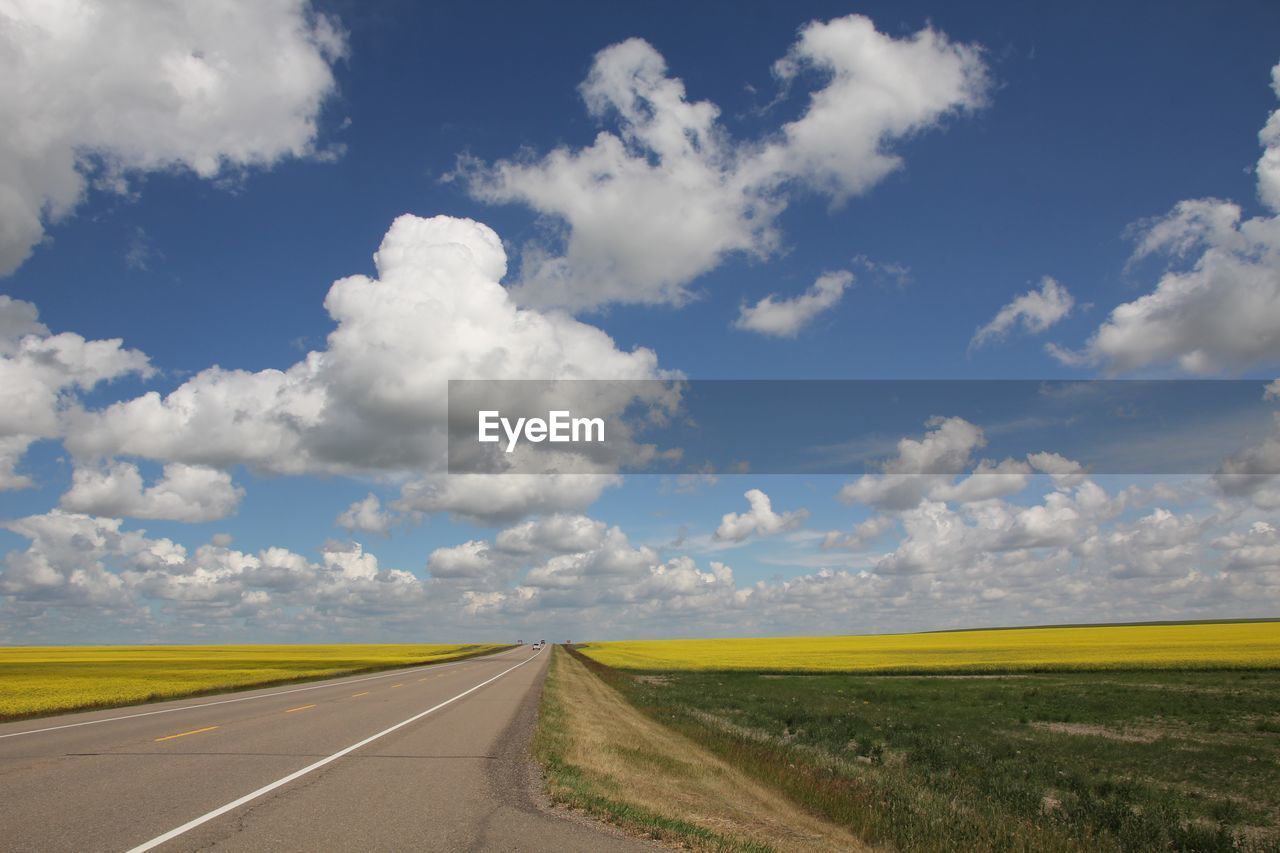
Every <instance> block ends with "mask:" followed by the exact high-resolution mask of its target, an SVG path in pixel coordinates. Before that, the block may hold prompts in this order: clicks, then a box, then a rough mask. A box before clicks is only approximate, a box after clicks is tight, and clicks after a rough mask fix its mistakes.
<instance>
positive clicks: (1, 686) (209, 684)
mask: <svg viewBox="0 0 1280 853" xmlns="http://www.w3.org/2000/svg"><path fill="white" fill-rule="evenodd" d="M504 648H509V647H508V646H499V645H477V644H471V645H458V644H452V645H444V644H432V645H274V646H82V647H73V646H60V647H44V648H41V647H10V648H0V721H3V720H18V719H25V718H29V717H39V716H47V715H50V714H59V713H64V712H68V711H84V710H90V709H101V708H116V707H121V706H124V705H137V704H140V703H144V702H159V701H165V700H169V699H182V698H185V697H189V696H203V695H208V694H212V693H222V692H226V691H229V690H245V689H249V688H254V687H270V686H272V685H277V684H289V683H293V682H299V681H309V680H314V679H320V678H332V677H335V676H342V675H352V674H355V673H361V672H375V671H378V670H384V669H393V668H396V667H405V666H419V665H422V664H428V663H441V662H444V661H451V660H460V659H462V658H467V657H473V656H475V655H482V654H488V653H491V652H495V651H499V650H501V649H504Z"/></svg>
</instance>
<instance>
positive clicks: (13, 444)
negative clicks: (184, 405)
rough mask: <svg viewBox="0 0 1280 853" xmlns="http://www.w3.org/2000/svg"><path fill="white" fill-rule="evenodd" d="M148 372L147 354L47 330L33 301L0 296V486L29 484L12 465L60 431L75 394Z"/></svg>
mask: <svg viewBox="0 0 1280 853" xmlns="http://www.w3.org/2000/svg"><path fill="white" fill-rule="evenodd" d="M151 373H152V370H151V367H150V365H149V363H148V361H147V357H146V356H145V355H143V354H142V353H141V352H139V351H137V350H131V349H125V348H124V346H123V345H122V342H121V341H120V339H118V338H115V339H111V340H101V341H89V340H85V339H84V338H82V337H81V336H80V335H77V334H74V333H71V332H62V333H60V334H56V335H55V334H50V332H49V329H48V328H46V327H45V325H44V324H43V323H41V322H40V320H39V315H38V313H37V311H36V308H35V306H34V305H32V304H31V303H30V302H24V301H22V300H20V299H12V298H10V297H8V296H2V295H0V490H4V489H14V488H22V487H25V486H28V485H30V484H31V482H30V479H29V478H28V477H26V476H24V475H21V474H18V473H17V471H16V467H17V465H18V463H19V462H20V461H21V459H22V456H23V454H24V453H25V452H26V450H27V448H28V447H29V446H30V445H31V443H32V442H34V441H36V440H37V439H40V438H54V437H57V436H58V435H60V434H61V432H62V423H63V419H64V416H65V415H66V413H67V411H68V410H69V408H71V407H73V406H74V405H75V401H76V396H77V394H78V393H79V392H83V391H88V390H90V389H92V388H94V387H95V386H97V385H98V384H100V383H102V382H108V381H110V380H113V379H118V378H120V377H122V376H127V375H130V374H137V375H141V376H149V375H150V374H151Z"/></svg>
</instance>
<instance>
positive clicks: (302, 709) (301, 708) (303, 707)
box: [285, 704, 315, 714]
mask: <svg viewBox="0 0 1280 853" xmlns="http://www.w3.org/2000/svg"><path fill="white" fill-rule="evenodd" d="M314 707H315V705H314V704H312V705H299V706H298V707H296V708H290V709H289V710H287V711H285V713H286V714H292V713H293V712H294V711H305V710H307V709H308V708H314Z"/></svg>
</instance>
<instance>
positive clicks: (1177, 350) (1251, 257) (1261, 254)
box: [1050, 65, 1280, 374]
mask: <svg viewBox="0 0 1280 853" xmlns="http://www.w3.org/2000/svg"><path fill="white" fill-rule="evenodd" d="M1272 81H1273V85H1276V86H1277V88H1276V94H1277V97H1280V65H1277V66H1276V67H1275V68H1273V69H1272ZM1260 138H1261V141H1262V144H1263V146H1264V149H1265V151H1264V154H1263V156H1262V159H1261V160H1260V161H1259V162H1258V166H1257V181H1258V195H1259V198H1260V199H1261V200H1262V202H1263V203H1264V204H1265V205H1266V206H1267V207H1268V208H1269V210H1270V214H1269V215H1263V216H1256V217H1253V218H1249V219H1246V218H1244V214H1243V211H1242V210H1241V208H1240V206H1239V205H1238V204H1235V203H1233V202H1230V201H1223V200H1220V199H1213V198H1207V199H1192V200H1186V201H1181V202H1179V203H1178V204H1177V205H1175V206H1174V208H1173V210H1172V211H1170V212H1169V213H1168V214H1167V215H1166V216H1164V217H1161V218H1159V219H1156V220H1154V221H1150V222H1146V223H1143V224H1142V226H1141V229H1140V231H1139V241H1138V247H1137V249H1136V251H1135V253H1134V258H1135V260H1138V259H1142V258H1146V257H1148V256H1153V255H1159V256H1163V257H1166V258H1167V259H1168V260H1169V262H1170V267H1169V269H1168V270H1167V271H1166V272H1164V274H1163V275H1162V276H1161V277H1160V280H1159V281H1158V282H1157V283H1156V286H1155V288H1154V289H1153V290H1152V291H1151V292H1149V293H1147V294H1145V295H1144V296H1141V297H1139V298H1138V299H1135V300H1134V301H1132V302H1126V303H1123V304H1121V305H1119V306H1117V307H1116V308H1115V309H1114V310H1112V312H1111V315H1110V316H1109V317H1108V318H1107V320H1106V321H1105V322H1104V323H1103V324H1102V325H1101V326H1100V327H1099V328H1098V329H1097V331H1096V332H1094V334H1093V335H1092V336H1091V337H1090V339H1089V340H1088V342H1087V343H1086V344H1085V346H1084V348H1083V350H1080V351H1070V350H1064V349H1061V348H1058V347H1051V348H1050V353H1051V354H1053V355H1054V356H1055V357H1057V358H1058V359H1059V360H1060V361H1062V362H1064V363H1066V364H1073V365H1081V364H1090V365H1101V366H1103V367H1104V368H1106V369H1107V370H1108V371H1110V372H1113V373H1122V372H1129V371H1134V370H1139V369H1141V368H1144V367H1147V366H1150V365H1161V364H1170V363H1171V364H1175V365H1177V366H1178V367H1179V368H1181V369H1182V370H1184V371H1186V372H1188V373H1195V374H1216V373H1235V372H1240V371H1243V370H1247V369H1249V368H1251V367H1257V366H1261V365H1275V364H1277V363H1280V110H1276V111H1274V112H1272V114H1271V117H1270V119H1269V120H1268V122H1267V125H1266V128H1265V129H1264V130H1263V131H1262V133H1261V136H1260Z"/></svg>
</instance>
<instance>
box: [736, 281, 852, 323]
mask: <svg viewBox="0 0 1280 853" xmlns="http://www.w3.org/2000/svg"><path fill="white" fill-rule="evenodd" d="M852 283H853V274H852V273H849V272H833V273H826V274H824V275H821V276H819V277H818V280H817V281H815V282H814V283H813V287H811V288H809V289H808V290H806V291H805V292H804V293H802V294H800V295H799V296H794V297H791V298H789V299H780V298H778V297H777V296H776V295H775V294H772V293H771V294H769V295H768V296H766V297H764V298H763V299H761V300H760V301H759V302H757V303H756V304H755V305H743V306H742V307H741V308H740V309H739V311H738V319H737V321H735V323H734V325H735V326H737V327H738V328H739V329H747V330H748V331H752V332H759V333H760V334H762V335H773V336H774V337H779V338H794V337H795V336H796V335H798V334H799V333H800V330H801V329H803V328H804V327H805V326H807V325H809V323H810V322H812V321H813V320H814V319H815V318H816V317H817V316H818V315H819V314H821V313H823V312H824V311H829V310H831V309H832V308H834V307H835V306H836V305H837V304H839V302H840V297H841V296H843V295H844V291H845V288H847V287H848V286H849V285H850V284H852Z"/></svg>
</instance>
